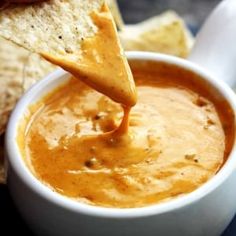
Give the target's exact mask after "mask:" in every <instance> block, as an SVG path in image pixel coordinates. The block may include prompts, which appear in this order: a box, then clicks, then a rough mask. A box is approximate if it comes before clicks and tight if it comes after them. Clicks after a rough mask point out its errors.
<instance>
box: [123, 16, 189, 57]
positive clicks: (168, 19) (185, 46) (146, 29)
mask: <svg viewBox="0 0 236 236" xmlns="http://www.w3.org/2000/svg"><path fill="white" fill-rule="evenodd" d="M119 35H120V39H121V42H122V45H123V47H124V48H125V50H127V51H132V50H141V51H152V52H160V53H165V54H171V55H174V56H179V57H187V56H188V54H189V52H190V49H191V47H192V44H193V37H192V35H191V33H190V32H189V30H188V29H187V27H186V26H185V24H184V22H183V20H182V19H181V18H180V17H179V16H178V15H177V14H176V13H175V12H173V11H168V12H165V13H163V14H161V15H159V16H155V17H152V18H150V19H148V20H145V21H143V22H141V23H138V24H135V25H127V26H125V27H124V28H123V30H122V31H121V32H120V33H119Z"/></svg>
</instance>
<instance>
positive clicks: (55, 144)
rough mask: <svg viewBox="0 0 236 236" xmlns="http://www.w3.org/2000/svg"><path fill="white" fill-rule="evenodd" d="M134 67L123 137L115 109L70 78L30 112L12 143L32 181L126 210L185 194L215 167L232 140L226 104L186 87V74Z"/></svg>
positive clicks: (189, 83)
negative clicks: (133, 101)
mask: <svg viewBox="0 0 236 236" xmlns="http://www.w3.org/2000/svg"><path fill="white" fill-rule="evenodd" d="M134 64H135V63H134ZM136 64H137V66H136V67H137V68H136V69H135V70H134V77H135V78H136V83H137V90H138V103H137V105H136V106H135V107H133V109H132V110H131V113H130V120H129V132H124V133H119V129H117V128H118V127H119V125H120V123H121V125H120V126H123V125H124V124H122V117H123V112H122V110H123V109H122V106H121V105H119V104H117V103H114V102H113V101H112V100H110V99H109V98H107V97H106V96H104V95H102V94H100V93H98V92H96V91H94V90H92V89H91V88H89V87H87V86H86V85H85V84H83V83H81V82H80V81H79V80H76V79H71V80H70V81H69V82H68V83H67V84H65V85H64V86H62V87H61V88H58V89H57V90H56V91H54V92H52V93H51V94H50V95H48V96H47V97H46V98H44V99H43V100H41V101H40V102H39V103H37V104H35V105H34V106H33V107H31V109H30V110H31V115H30V116H29V117H28V118H27V119H26V124H27V127H25V128H24V127H21V130H20V132H19V137H18V143H19V146H20V148H21V150H22V153H23V156H24V158H25V160H26V161H27V162H28V163H29V166H30V168H31V170H32V171H33V173H34V174H35V175H36V176H37V178H38V179H39V180H40V181H42V182H43V183H45V184H46V185H48V186H49V187H50V188H52V189H53V190H54V191H57V192H59V193H61V194H63V195H65V196H68V197H71V198H73V199H75V200H78V201H82V202H86V203H88V204H92V205H99V206H105V207H118V208H127V207H140V206H146V205H150V204H155V203H158V202H162V201H167V200H170V199H173V198H175V197H178V196H181V195H183V194H187V193H189V192H191V191H193V190H195V189H196V188H198V187H199V186H201V185H202V184H203V183H205V182H206V181H207V180H208V179H210V178H211V177H212V176H214V174H215V173H216V172H217V171H218V170H219V168H220V167H221V166H222V164H223V162H224V158H227V153H228V152H229V151H230V148H231V146H232V143H231V144H230V141H229V140H231V139H232V140H233V138H230V137H231V136H230V133H229V132H233V131H232V130H233V128H232V126H231V125H232V119H233V118H232V116H231V115H232V113H230V112H231V111H230V110H229V109H228V107H227V106H224V109H222V106H221V105H219V104H221V103H219V104H217V103H216V102H214V103H213V102H211V101H210V100H209V99H208V97H202V95H201V90H199V91H198V92H197V91H194V89H193V90H192V89H190V87H191V86H193V88H196V87H197V86H196V85H195V84H194V81H193V80H192V78H191V79H189V76H191V77H192V75H191V74H189V75H188V73H187V72H184V73H185V74H187V75H185V74H184V73H183V72H179V73H177V71H174V72H173V74H175V75H176V76H177V78H172V77H171V76H170V75H171V71H172V70H173V69H172V67H171V66H169V67H167V68H164V73H162V72H161V71H160V70H159V71H158V69H157V72H153V71H152V70H153V68H158V66H160V65H158V64H155V66H154V65H151V64H150V65H149V64H147V65H139V64H138V63H136ZM164 66H165V67H166V65H164ZM148 71H149V72H148ZM181 73H182V74H181ZM180 75H181V77H179V76H180ZM184 77H186V78H187V79H184ZM185 81H187V82H186V83H187V85H186V83H185ZM184 83H185V84H184ZM205 91H206V92H202V94H207V96H208V94H210V93H209V90H208V89H205ZM199 92H200V94H199ZM218 98H220V96H218ZM220 101H221V100H220ZM221 102H222V101H221ZM222 104H223V103H222ZM218 112H219V115H218ZM223 112H228V113H225V114H224V113H223ZM222 117H223V118H222ZM222 124H223V125H224V128H225V130H224V129H223V126H222ZM225 124H228V128H227V130H226V125H225ZM124 126H125V127H126V128H127V126H126V125H124ZM117 132H118V135H117ZM104 133H105V134H104ZM225 134H226V135H227V136H225Z"/></svg>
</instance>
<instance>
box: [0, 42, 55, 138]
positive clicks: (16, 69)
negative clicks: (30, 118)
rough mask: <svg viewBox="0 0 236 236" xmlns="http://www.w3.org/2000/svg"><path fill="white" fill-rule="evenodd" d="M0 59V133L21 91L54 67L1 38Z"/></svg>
mask: <svg viewBox="0 0 236 236" xmlns="http://www.w3.org/2000/svg"><path fill="white" fill-rule="evenodd" d="M0 61H1V63H0V94H1V100H0V117H1V119H0V135H1V134H2V133H3V132H4V131H5V127H6V124H7V121H8V118H9V115H10V113H11V111H12V109H13V108H14V106H15V104H16V102H17V100H18V99H19V98H20V96H21V95H22V94H23V92H24V91H25V90H26V89H27V88H28V87H29V86H31V85H32V84H33V83H34V82H36V81H38V80H39V79H42V78H43V77H44V76H45V75H47V74H48V73H49V72H51V71H53V70H55V68H56V67H55V66H53V65H51V64H50V63H48V62H47V61H45V60H44V59H42V58H40V57H39V56H38V55H36V54H32V55H30V54H29V52H28V51H27V50H25V49H23V48H20V47H18V46H16V45H15V44H13V43H11V42H9V41H7V40H5V39H3V38H0ZM23 82H24V83H23Z"/></svg>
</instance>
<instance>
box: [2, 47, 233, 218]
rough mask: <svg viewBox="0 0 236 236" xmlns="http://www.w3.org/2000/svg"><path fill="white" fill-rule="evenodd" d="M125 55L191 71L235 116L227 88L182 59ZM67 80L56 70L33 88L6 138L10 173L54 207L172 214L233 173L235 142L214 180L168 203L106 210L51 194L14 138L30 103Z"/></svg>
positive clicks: (123, 214)
mask: <svg viewBox="0 0 236 236" xmlns="http://www.w3.org/2000/svg"><path fill="white" fill-rule="evenodd" d="M126 55H127V57H128V59H129V60H144V61H147V60H149V61H150V60H151V61H161V62H166V63H168V64H175V65H178V66H180V67H183V68H185V69H190V70H192V71H193V72H195V73H196V74H198V75H200V77H202V78H203V79H204V80H206V81H208V82H209V83H210V84H211V85H212V86H213V87H215V88H216V89H217V90H218V91H219V92H220V93H221V94H222V95H223V96H224V97H225V98H226V100H227V101H228V102H229V104H230V106H231V107H232V110H233V111H234V114H235V111H236V95H235V94H234V92H233V91H232V90H231V88H229V86H228V85H227V84H225V83H224V82H223V81H220V80H217V79H216V78H214V77H213V76H212V75H211V74H210V73H209V72H207V71H205V69H203V68H201V67H200V66H198V65H196V64H194V63H192V62H190V61H187V60H185V59H181V58H177V57H174V56H169V55H164V54H159V53H151V52H140V51H132V52H127V53H126ZM69 76H70V74H69V73H67V72H65V71H63V70H62V69H58V70H56V71H55V72H53V73H51V74H49V75H48V76H47V77H46V78H44V79H42V80H41V81H39V82H37V83H36V84H35V85H34V86H32V87H31V88H30V89H29V90H28V91H27V92H26V93H25V94H24V95H23V96H22V98H21V99H20V100H19V101H18V103H17V105H16V107H15V109H14V111H13V112H12V114H11V116H10V120H9V123H8V126H7V130H6V136H5V150H6V159H7V162H8V163H9V165H10V166H11V168H10V170H11V171H14V172H15V173H16V174H17V177H18V178H20V179H21V181H22V182H23V183H24V184H25V185H26V186H27V187H28V188H30V189H31V190H32V191H33V192H34V193H35V194H37V195H39V196H40V197H42V198H43V199H45V200H46V201H48V202H50V203H52V204H53V205H55V206H57V207H61V208H64V209H66V210H68V211H72V212H76V213H78V214H84V215H89V216H96V217H109V218H120V219H125V218H139V217H147V216H152V215H159V214H164V213H167V212H172V211H175V210H178V209H180V208H185V207H189V206H190V205H191V204H193V203H196V202H197V201H199V200H200V199H202V198H203V197H205V196H207V195H208V194H210V193H211V192H213V191H214V190H215V189H216V188H218V187H219V186H220V185H222V184H223V183H224V182H225V181H226V180H227V179H228V178H229V177H230V175H231V174H232V172H233V171H234V170H235V169H236V145H235V142H234V146H233V148H232V150H231V153H230V154H229V156H228V159H227V161H226V162H225V164H224V165H223V167H222V168H221V169H220V171H219V172H218V173H217V174H216V175H215V176H214V177H212V178H211V179H210V180H208V181H207V182H206V183H205V184H203V185H202V186H200V187H199V188H197V189H196V190H195V191H193V192H191V193H188V194H186V195H184V196H180V197H178V198H176V199H173V200H170V201H167V202H163V203H158V204H154V205H150V206H144V207H139V208H128V209H126V208H125V209H122V208H106V207H101V206H92V205H88V204H85V203H81V202H77V201H75V200H73V199H70V198H68V197H65V196H62V195H60V194H59V193H56V192H53V191H52V190H51V189H50V188H48V187H47V186H46V185H45V184H43V183H41V182H40V181H39V180H38V179H37V178H36V177H35V176H34V175H33V173H32V172H31V171H30V170H29V168H28V167H27V166H26V163H25V161H24V160H23V158H22V157H21V155H20V152H19V149H18V145H17V142H16V136H17V130H18V122H19V121H20V120H21V117H22V116H23V114H24V112H25V111H26V110H27V107H28V106H29V104H31V103H32V98H33V97H34V96H36V95H37V94H40V92H41V91H42V90H43V88H45V87H47V86H48V85H49V84H53V83H55V84H56V85H55V86H53V87H54V88H56V87H57V84H58V81H59V80H60V79H62V78H63V77H64V78H66V77H67V78H69ZM40 96H41V95H40ZM41 97H42V96H41Z"/></svg>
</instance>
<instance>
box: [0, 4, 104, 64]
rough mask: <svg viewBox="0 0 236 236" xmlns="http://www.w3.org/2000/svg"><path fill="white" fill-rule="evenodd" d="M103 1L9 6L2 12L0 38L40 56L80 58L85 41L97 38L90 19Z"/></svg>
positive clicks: (0, 13) (0, 15)
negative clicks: (82, 43)
mask: <svg viewBox="0 0 236 236" xmlns="http://www.w3.org/2000/svg"><path fill="white" fill-rule="evenodd" d="M103 2H104V1H102V0H90V1H84V0H49V1H45V2H40V3H34V4H29V5H19V4H18V5H14V4H10V5H9V6H8V7H7V8H5V9H3V10H1V11H0V35H1V36H3V37H4V38H6V39H9V40H11V41H13V42H15V43H16V44H19V45H20V46H23V47H25V48H26V49H29V50H30V51H33V52H37V53H42V52H45V53H49V54H51V55H54V56H55V57H67V59H69V60H72V61H75V60H77V59H78V57H79V54H78V52H79V51H80V45H81V42H82V41H83V39H84V38H89V37H92V36H93V35H95V33H96V32H97V27H96V26H95V25H94V24H93V22H92V19H91V17H90V13H91V12H92V11H95V10H98V9H100V7H101V5H102V3H103Z"/></svg>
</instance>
